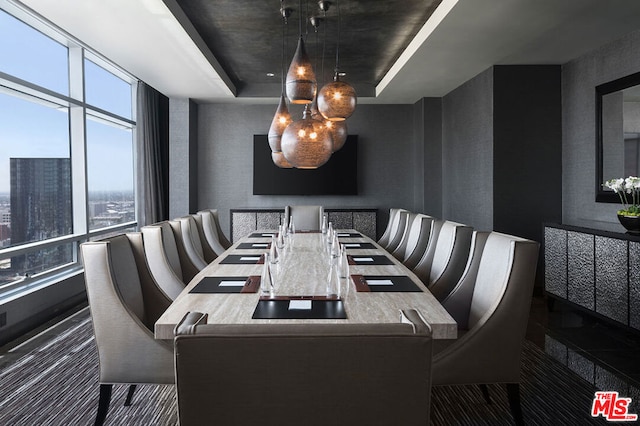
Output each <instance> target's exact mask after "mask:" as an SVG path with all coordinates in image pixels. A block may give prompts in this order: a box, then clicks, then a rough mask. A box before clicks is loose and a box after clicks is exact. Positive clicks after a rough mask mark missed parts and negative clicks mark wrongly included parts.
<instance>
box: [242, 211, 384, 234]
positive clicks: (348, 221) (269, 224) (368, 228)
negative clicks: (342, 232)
mask: <svg viewBox="0 0 640 426" xmlns="http://www.w3.org/2000/svg"><path fill="white" fill-rule="evenodd" d="M325 211H326V213H327V216H328V219H329V220H330V221H331V222H332V223H333V227H334V228H336V229H355V230H356V231H359V232H362V233H363V234H364V235H366V236H367V237H369V238H371V239H373V240H375V239H376V231H377V229H376V221H377V211H376V210H375V209H368V210H367V209H364V210H358V209H335V210H332V209H325ZM285 221H286V219H285V217H284V209H282V210H280V209H237V210H234V209H231V241H232V242H233V241H238V240H239V239H240V238H243V237H245V236H247V235H249V234H250V233H251V232H253V231H256V230H258V229H278V225H280V224H282V223H285Z"/></svg>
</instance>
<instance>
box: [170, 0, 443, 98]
mask: <svg viewBox="0 0 640 426" xmlns="http://www.w3.org/2000/svg"><path fill="white" fill-rule="evenodd" d="M440 2H441V0H387V1H372V0H342V1H340V2H339V3H338V1H337V0H333V1H332V2H331V6H330V8H329V10H328V11H327V12H326V16H325V14H324V12H322V11H321V10H320V9H319V6H318V2H317V1H315V0H314V1H308V0H304V1H302V2H301V6H302V18H303V19H302V32H303V34H304V38H305V43H306V46H307V52H308V53H309V56H310V57H311V60H312V62H314V64H316V66H315V72H316V75H317V78H318V81H319V83H320V84H323V83H326V82H328V81H330V80H331V78H332V76H333V69H334V67H335V54H336V44H337V40H338V22H339V20H340V22H341V25H340V48H339V60H340V71H341V72H345V73H346V76H345V77H344V78H343V79H344V80H345V81H348V82H349V83H351V84H352V85H353V86H354V87H355V88H356V90H357V92H358V94H359V95H361V96H373V95H374V90H375V86H376V85H377V84H378V83H379V82H380V80H381V79H382V78H383V77H384V75H385V74H386V72H387V71H388V70H389V68H390V67H391V66H392V65H393V64H394V62H395V61H396V60H397V59H398V57H399V56H400V54H401V53H402V52H403V50H404V49H405V48H406V47H407V45H408V44H409V43H410V42H411V40H412V39H413V38H414V37H415V35H416V34H417V32H418V31H419V30H420V29H421V28H422V26H423V25H424V23H425V22H426V20H427V19H428V18H429V16H431V14H432V13H433V11H434V10H435V8H436V7H437V6H438V5H439V4H440ZM177 3H178V5H179V6H180V7H181V8H182V10H183V11H184V13H185V15H186V16H187V18H188V19H189V20H190V21H191V23H192V24H193V26H194V28H195V29H196V31H197V32H198V34H199V36H200V37H201V38H202V39H203V40H204V42H205V43H206V45H207V46H208V48H209V50H210V51H211V52H212V53H213V55H214V56H215V58H216V59H217V60H218V62H219V63H220V65H221V66H222V68H223V69H224V71H225V72H226V74H227V75H228V76H229V78H230V79H231V80H232V82H233V83H234V85H235V86H236V89H237V96H240V97H254V96H269V97H277V96H278V95H279V94H280V87H281V86H280V84H281V75H282V71H281V70H282V46H283V43H282V41H283V36H282V35H283V19H282V17H281V14H280V7H281V4H282V5H283V6H284V7H286V8H290V9H292V14H291V16H290V17H289V18H288V20H287V22H288V23H287V26H286V28H285V33H286V34H287V36H286V37H285V40H286V42H285V46H286V53H285V61H284V62H285V73H286V68H288V66H289V62H290V61H291V58H292V56H293V52H294V50H295V48H296V44H297V39H298V37H299V28H300V19H299V18H300V16H301V14H300V2H299V1H297V0H288V1H287V0H285V1H283V2H282V3H281V2H280V1H278V0H215V1H213V0H178V1H177ZM338 8H339V12H340V13H339V15H340V19H338ZM311 16H314V17H320V18H323V19H322V21H321V24H320V25H319V27H318V31H317V32H316V31H314V27H313V26H312V25H311V24H310V23H309V19H308V18H309V17H311ZM325 36H326V42H325V43H324V45H325V47H324V55H322V51H323V48H322V45H323V40H325ZM323 57H324V66H323V65H322V64H323V61H322V58H323ZM322 69H324V73H322V71H321V70H322ZM267 73H274V74H275V76H273V77H269V76H267ZM323 76H324V78H323Z"/></svg>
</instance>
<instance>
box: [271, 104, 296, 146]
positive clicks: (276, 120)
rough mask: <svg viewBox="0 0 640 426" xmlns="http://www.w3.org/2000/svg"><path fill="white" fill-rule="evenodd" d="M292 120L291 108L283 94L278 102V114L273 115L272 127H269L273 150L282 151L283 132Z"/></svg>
mask: <svg viewBox="0 0 640 426" xmlns="http://www.w3.org/2000/svg"><path fill="white" fill-rule="evenodd" d="M292 121H293V120H292V119H291V114H289V108H287V102H286V101H285V99H284V94H282V95H280V103H279V104H278V109H277V110H276V114H275V115H274V116H273V120H272V121H271V127H269V133H268V135H267V137H268V139H269V146H270V147H271V151H272V152H280V151H282V149H281V148H280V141H281V140H282V133H283V132H284V129H286V128H287V126H288V125H289V124H291V122H292Z"/></svg>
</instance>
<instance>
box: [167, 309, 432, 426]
mask: <svg viewBox="0 0 640 426" xmlns="http://www.w3.org/2000/svg"><path fill="white" fill-rule="evenodd" d="M404 316H405V318H407V319H408V322H409V324H403V323H396V324H253V325H212V324H208V325H197V326H192V327H185V328H184V329H186V330H188V332H190V333H193V334H188V335H182V334H180V332H179V331H178V335H177V337H176V339H175V359H176V362H175V365H176V389H177V395H178V417H179V421H180V425H181V426H189V425H200V424H242V425H249V424H253V423H256V424H261V425H265V426H269V425H299V424H305V425H323V426H324V425H329V424H345V425H352V424H353V425H355V424H363V425H364V424H402V425H427V424H428V423H429V405H430V387H431V385H430V370H431V345H432V342H431V337H430V331H429V327H428V326H427V325H426V324H425V323H424V321H423V320H422V319H421V317H420V316H419V315H418V314H417V313H416V312H415V311H408V312H406V313H405V315H404ZM178 330H180V326H179V328H178Z"/></svg>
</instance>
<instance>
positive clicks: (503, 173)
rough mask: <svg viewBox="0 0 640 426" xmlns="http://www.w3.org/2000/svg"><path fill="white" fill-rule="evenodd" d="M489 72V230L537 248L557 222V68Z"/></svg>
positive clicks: (559, 151)
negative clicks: (545, 226) (525, 240)
mask: <svg viewBox="0 0 640 426" xmlns="http://www.w3.org/2000/svg"><path fill="white" fill-rule="evenodd" d="M493 70H494V75H493V85H494V89H493V93H494V94H493V154H494V155H493V163H494V166H493V194H494V200H493V229H494V230H496V231H500V232H505V233H508V234H515V235H519V236H521V237H525V238H531V239H533V240H536V241H540V242H541V241H542V239H543V236H542V223H544V222H554V223H557V222H559V221H560V220H561V219H562V188H561V187H560V186H559V185H558V182H560V180H561V179H562V114H561V110H562V101H561V98H560V92H561V86H560V82H561V72H560V71H561V68H560V66H558V65H537V66H536V65H522V66H495V67H493Z"/></svg>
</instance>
